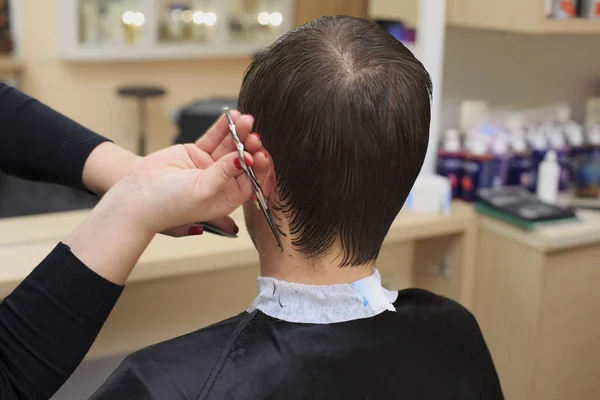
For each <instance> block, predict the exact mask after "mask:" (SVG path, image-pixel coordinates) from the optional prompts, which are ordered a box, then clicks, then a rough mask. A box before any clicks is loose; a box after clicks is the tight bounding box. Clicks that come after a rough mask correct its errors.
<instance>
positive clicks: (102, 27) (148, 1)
mask: <svg viewBox="0 0 600 400" xmlns="http://www.w3.org/2000/svg"><path fill="white" fill-rule="evenodd" d="M106 3H107V4H108V6H106V5H105V6H106V7H104V6H103V7H100V6H99V4H100V3H96V2H95V1H94V0H64V1H63V9H62V12H61V15H62V19H63V21H62V35H61V36H62V39H61V42H62V51H61V57H62V58H63V59H64V60H67V61H71V62H73V61H82V62H88V61H107V62H112V61H143V60H169V59H174V60H177V59H196V58H223V57H248V56H252V55H254V54H255V53H257V52H259V51H261V50H262V49H264V48H265V47H267V46H268V45H270V44H271V43H272V42H273V41H274V40H275V39H277V38H278V37H279V36H280V35H281V34H283V33H284V32H286V31H288V30H289V29H291V28H292V26H293V13H294V12H293V8H294V0H274V2H270V3H269V4H267V5H265V4H262V3H257V4H254V3H252V2H250V3H248V4H254V6H253V7H254V8H250V9H249V8H248V7H247V4H246V2H244V1H242V0H220V1H218V0H202V1H201V0H182V1H180V2H178V3H177V4H176V5H174V4H171V3H169V2H167V1H166V0H163V1H160V2H159V1H155V0H132V1H130V0H113V1H111V2H106ZM209 16H210V18H209Z"/></svg>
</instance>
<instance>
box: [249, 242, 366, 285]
mask: <svg viewBox="0 0 600 400" xmlns="http://www.w3.org/2000/svg"><path fill="white" fill-rule="evenodd" d="M332 253H333V255H325V256H323V257H320V258H308V259H307V258H306V256H304V255H302V254H300V253H298V252H296V251H294V250H286V251H284V252H283V253H281V252H279V251H278V250H276V249H275V250H274V251H266V252H262V254H260V265H261V275H262V276H265V277H272V278H275V279H279V280H282V281H286V282H295V283H302V284H307V285H335V284H341V283H350V282H354V281H357V280H360V279H362V278H365V277H367V276H369V275H371V274H373V266H374V262H371V263H369V264H365V265H360V266H352V267H340V260H341V256H336V255H335V254H337V253H336V252H332Z"/></svg>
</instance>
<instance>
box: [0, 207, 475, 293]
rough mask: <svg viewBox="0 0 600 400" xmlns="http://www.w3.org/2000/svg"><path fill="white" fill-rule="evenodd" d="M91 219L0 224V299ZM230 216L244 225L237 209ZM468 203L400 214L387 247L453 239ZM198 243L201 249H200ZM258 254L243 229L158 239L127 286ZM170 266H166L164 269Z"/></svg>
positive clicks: (469, 217)
mask: <svg viewBox="0 0 600 400" xmlns="http://www.w3.org/2000/svg"><path fill="white" fill-rule="evenodd" d="M88 214H89V210H84V211H69V212H62V213H54V214H46V215H32V216H26V217H15V218H4V219H0V259H1V260H3V261H4V262H5V263H6V264H7V265H12V266H13V267H11V268H4V269H0V298H2V297H4V296H6V295H7V294H8V293H10V292H11V291H12V290H13V289H14V288H15V287H16V286H17V285H18V284H19V282H21V281H22V280H23V279H24V278H25V277H26V276H27V274H29V273H30V272H31V270H32V269H33V268H34V267H35V266H36V265H37V264H38V263H39V262H40V261H42V260H43V259H44V257H45V256H46V255H47V254H48V253H49V252H50V251H51V250H52V249H53V248H54V246H56V244H57V243H58V242H59V241H60V240H62V239H64V238H65V237H66V236H67V235H68V234H69V233H70V232H71V231H72V230H73V229H75V227H76V226H77V225H79V224H80V223H81V222H82V221H83V220H84V219H85V218H86V217H87V216H88ZM231 217H232V218H233V219H234V221H236V223H237V224H238V226H240V227H242V226H244V216H243V213H242V210H241V209H238V210H237V211H235V212H233V213H232V215H231ZM474 218H475V213H474V212H473V211H472V209H471V207H470V206H469V205H468V204H465V203H461V202H457V203H454V204H453V206H452V214H451V215H434V214H419V213H415V212H411V211H402V212H401V213H400V214H399V216H398V218H396V220H395V222H394V223H393V224H392V226H391V228H390V231H389V232H388V235H387V236H386V241H385V242H386V243H396V242H402V241H406V240H419V239H424V238H432V237H440V236H445V235H453V234H457V233H460V232H462V231H464V230H465V229H467V227H468V226H470V224H472V223H473V222H474ZM199 243H200V244H199ZM257 262H258V257H257V253H256V250H255V248H254V246H253V244H252V241H251V240H250V236H249V235H248V233H247V232H246V230H245V229H241V230H240V233H239V238H238V239H235V240H234V239H228V238H223V237H219V236H215V235H204V236H203V237H202V238H201V242H198V238H194V237H192V238H178V239H174V238H170V237H166V236H163V235H158V236H157V237H156V238H155V239H154V240H153V241H152V243H151V244H150V246H149V247H148V249H147V250H146V251H145V252H144V255H143V256H142V258H141V259H140V261H139V263H138V267H137V268H136V269H135V271H134V272H133V273H132V275H131V277H130V279H129V280H128V282H129V283H134V282H143V281H148V280H152V279H165V278H172V277H176V276H181V275H189V274H196V273H206V272H210V271H215V270H224V269H231V268H235V267H237V266H240V265H247V264H249V263H250V264H252V263H257ZM167 266H168V267H167Z"/></svg>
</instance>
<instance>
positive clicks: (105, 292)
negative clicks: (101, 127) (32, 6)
mask: <svg viewBox="0 0 600 400" xmlns="http://www.w3.org/2000/svg"><path fill="white" fill-rule="evenodd" d="M106 140H107V139H106V138H103V137H102V136H100V135H97V134H96V133H94V132H92V131H90V130H88V129H86V128H85V127H83V126H81V125H79V124H78V123H76V122H74V121H72V120H71V119H69V118H67V117H65V116H63V115H61V114H59V113H57V112H56V111H54V110H52V109H51V108H49V107H47V106H45V105H44V104H42V103H40V102H39V101H37V100H35V99H32V98H31V97H29V96H27V95H25V94H23V93H21V92H19V91H18V90H16V89H14V88H12V87H9V86H7V85H5V84H2V83H0V171H2V172H5V173H7V174H10V175H15V176H18V177H21V178H25V179H30V180H37V181H45V182H54V183H59V184H63V185H67V186H71V187H74V188H81V189H83V183H82V172H83V166H84V164H85V161H86V160H87V158H88V156H89V155H90V153H91V152H92V150H94V148H96V146H98V145H99V144H100V143H102V142H104V141H106ZM0 268H11V266H10V265H4V264H3V261H2V260H0ZM122 289H123V288H122V287H121V286H119V285H115V284H113V283H111V282H109V281H107V280H106V279H104V278H102V277H101V276H99V275H97V274H96V273H95V272H93V271H92V270H90V269H89V268H87V267H86V266H85V265H84V264H83V263H82V262H81V261H80V260H78V259H77V257H75V256H74V255H73V253H71V251H70V250H69V248H68V246H66V245H64V244H62V243H60V244H58V245H57V246H56V248H55V249H54V250H53V251H52V252H51V253H50V254H49V255H48V256H47V257H46V259H44V261H42V262H41V263H40V265H38V266H37V267H36V268H35V269H34V270H33V272H32V273H31V274H30V275H29V276H28V277H27V278H26V279H25V280H24V281H23V282H22V283H21V284H20V285H19V286H18V287H17V288H16V289H15V290H14V291H13V292H12V293H11V294H10V295H9V296H8V297H6V298H5V299H4V300H3V301H2V303H0V399H2V400H12V399H48V398H49V397H51V396H52V395H53V394H54V393H55V392H56V391H57V390H58V388H60V386H61V385H62V384H63V383H64V382H65V381H66V380H67V378H68V377H69V376H70V375H71V373H72V372H73V371H74V370H75V368H76V367H77V366H78V365H79V363H80V362H81V360H82V359H83V357H84V356H85V354H86V353H87V352H88V350H89V348H90V346H91V345H92V343H93V342H94V340H95V338H96V336H97V335H98V332H99V331H100V328H101V327H102V325H103V324H104V321H105V320H106V318H107V317H108V314H109V313H110V311H111V310H112V308H113V306H114V304H115V302H116V301H117V299H118V298H119V295H120V294H121V291H122Z"/></svg>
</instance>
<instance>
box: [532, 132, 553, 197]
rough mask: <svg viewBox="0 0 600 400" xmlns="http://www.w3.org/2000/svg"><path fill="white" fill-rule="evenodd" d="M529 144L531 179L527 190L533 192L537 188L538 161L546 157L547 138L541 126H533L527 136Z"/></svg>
mask: <svg viewBox="0 0 600 400" xmlns="http://www.w3.org/2000/svg"><path fill="white" fill-rule="evenodd" d="M528 140H529V146H530V147H531V160H532V165H531V181H530V185H529V188H528V189H529V190H531V191H532V192H535V190H536V188H537V174H538V167H539V165H540V163H541V162H542V161H543V160H544V157H546V152H547V151H548V140H547V139H546V136H545V135H544V129H543V128H534V129H533V130H532V132H531V134H530V135H529V137H528Z"/></svg>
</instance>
